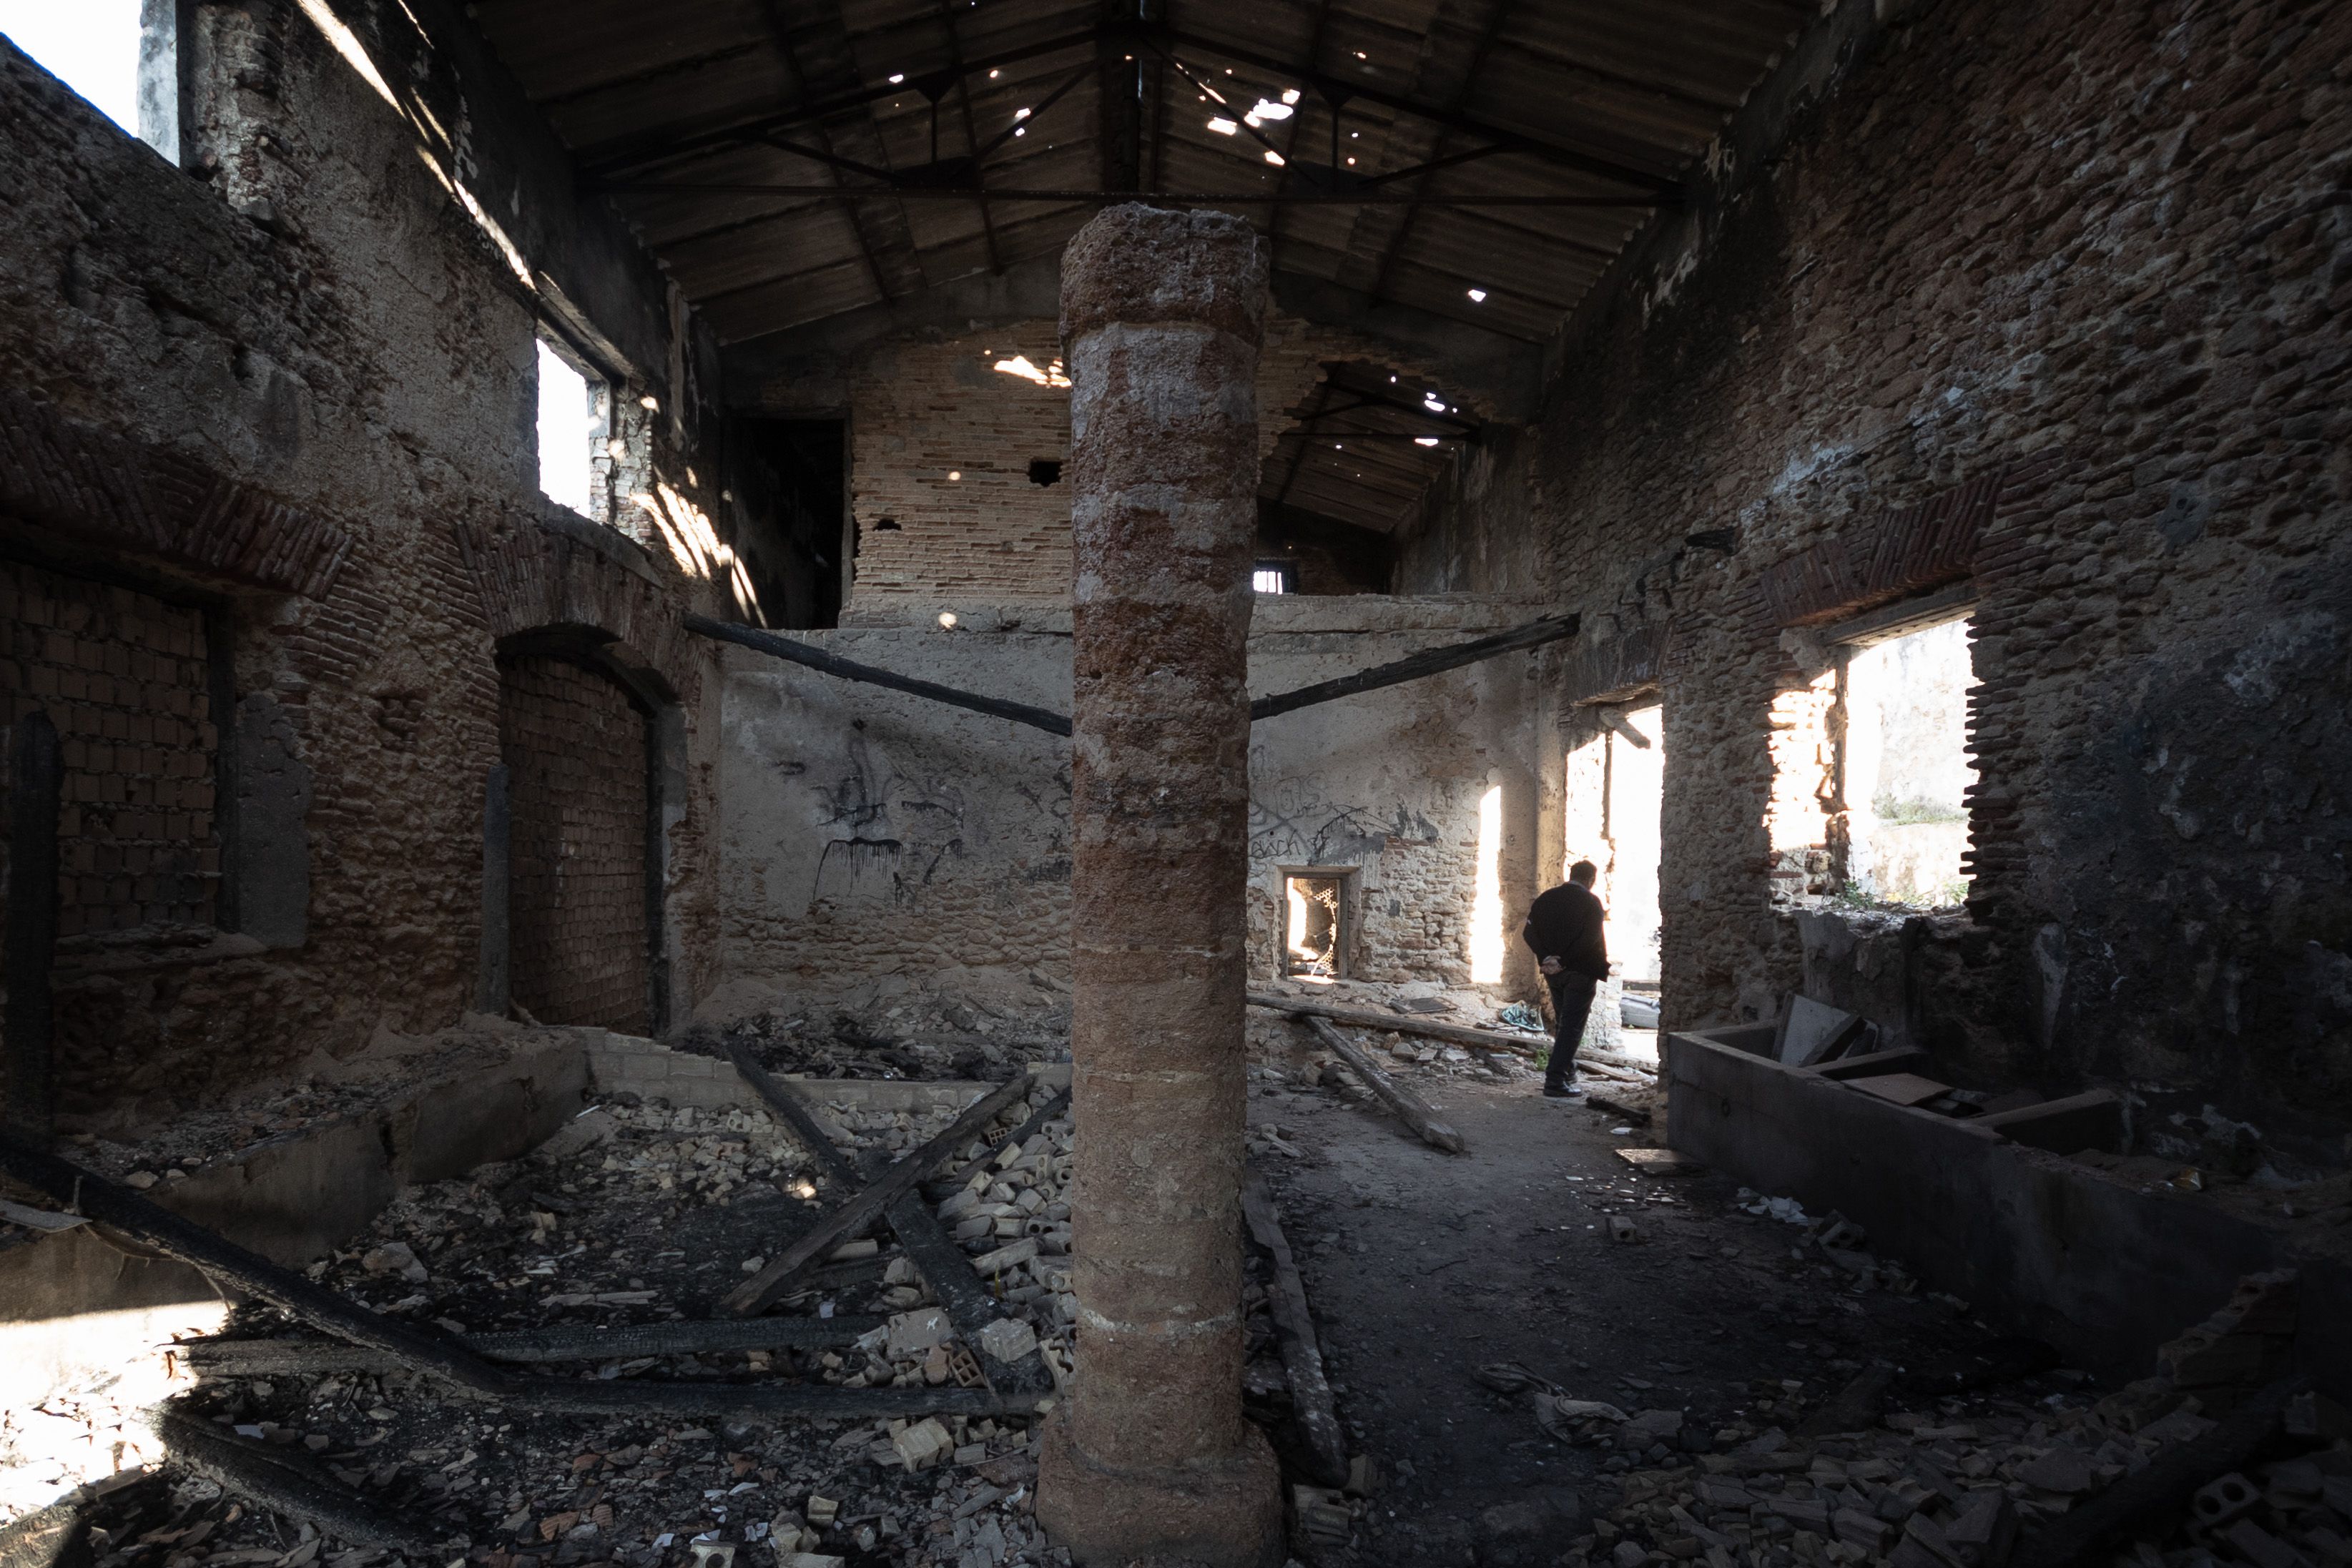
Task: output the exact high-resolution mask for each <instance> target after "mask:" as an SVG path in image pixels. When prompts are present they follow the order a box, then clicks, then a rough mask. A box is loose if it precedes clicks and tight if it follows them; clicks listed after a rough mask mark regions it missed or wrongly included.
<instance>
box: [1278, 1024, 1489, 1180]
mask: <svg viewBox="0 0 2352 1568" xmlns="http://www.w3.org/2000/svg"><path fill="white" fill-rule="evenodd" d="M1304 1021H1305V1023H1306V1024H1307V1027H1308V1028H1309V1029H1312V1030H1314V1031H1315V1032H1316V1034H1317V1035H1318V1037H1319V1038H1320V1039H1321V1040H1322V1041H1323V1043H1324V1044H1325V1045H1328V1046H1329V1047H1330V1048H1331V1050H1332V1051H1333V1053H1334V1054H1336V1055H1337V1056H1338V1057H1339V1060H1340V1061H1344V1062H1346V1063H1347V1064H1348V1065H1349V1067H1350V1068H1351V1069H1353V1070H1354V1071H1355V1074H1356V1076H1357V1077H1359V1078H1360V1079H1362V1080H1363V1081H1364V1086H1365V1087H1366V1088H1368V1089H1370V1091H1371V1092H1373V1093H1374V1094H1377V1095H1379V1096H1380V1098H1381V1103H1382V1104H1384V1105H1386V1106H1387V1107H1388V1108H1389V1109H1390V1110H1391V1111H1393V1112H1395V1113H1397V1116H1398V1119H1399V1120H1401V1121H1402V1122H1403V1123H1404V1124H1405V1125H1406V1126H1408V1127H1411V1128H1412V1130H1413V1132H1414V1134H1417V1135H1418V1136H1419V1137H1420V1139H1421V1141H1422V1142H1423V1143H1424V1144H1427V1145H1430V1146H1431V1147H1432V1148H1438V1149H1444V1151H1445V1152H1446V1153H1447V1154H1449V1155H1458V1154H1461V1153H1463V1152H1464V1151H1465V1149H1466V1148H1467V1147H1468V1145H1466V1144H1465V1143H1464V1142H1463V1139H1462V1134H1459V1133H1457V1132H1455V1131H1454V1129H1453V1128H1452V1127H1451V1126H1449V1125H1447V1124H1445V1123H1444V1121H1442V1120H1440V1119H1439V1117H1438V1115H1437V1113H1435V1112H1434V1111H1432V1110H1431V1109H1430V1108H1429V1104H1428V1103H1427V1102H1426V1101H1424V1100H1423V1099H1422V1097H1421V1096H1420V1095H1418V1094H1415V1093H1414V1092H1412V1090H1410V1089H1407V1088H1406V1087H1405V1086H1404V1085H1403V1084H1402V1083H1399V1082H1397V1081H1396V1080H1395V1079H1393V1078H1391V1077H1390V1076H1389V1075H1388V1074H1387V1073H1385V1072H1383V1071H1381V1070H1380V1069H1379V1068H1377V1067H1375V1066H1373V1065H1372V1059H1371V1058H1370V1056H1368V1055H1366V1054H1365V1053H1364V1051H1362V1049H1361V1048H1360V1047H1359V1046H1358V1045H1357V1044H1356V1043H1355V1041H1353V1040H1349V1038H1348V1037H1347V1036H1346V1035H1343V1034H1341V1033H1340V1032H1339V1030H1336V1029H1333V1028H1332V1027H1331V1023H1330V1020H1329V1019H1322V1018H1316V1017H1312V1016H1310V1017H1308V1018H1307V1019H1305V1020H1304Z"/></svg>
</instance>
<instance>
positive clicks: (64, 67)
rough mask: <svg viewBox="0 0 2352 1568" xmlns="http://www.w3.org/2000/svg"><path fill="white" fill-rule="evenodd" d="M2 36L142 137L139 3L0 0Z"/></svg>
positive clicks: (130, 0) (120, 0) (131, 0)
mask: <svg viewBox="0 0 2352 1568" xmlns="http://www.w3.org/2000/svg"><path fill="white" fill-rule="evenodd" d="M0 33H5V34H7V35H8V41H9V42H10V43H12V44H14V45H16V47H18V48H20V49H22V50H24V51H25V53H26V54H28V55H30V56H32V57H33V58H34V59H36V60H37V61H39V62H40V65H41V68H42V69H44V70H46V71H47V72H48V73H49V74H50V75H51V76H53V77H55V78H58V80H59V81H61V82H63V83H65V84H66V85H67V86H68V87H69V88H71V89H74V91H76V92H78V93H79V94H81V96H82V97H83V98H84V99H88V100H89V103H90V104H91V105H92V106H93V107H95V108H96V109H97V110H98V111H99V112H100V113H101V114H103V115H105V116H106V117H107V118H108V119H109V120H112V121H114V123H115V124H117V125H120V126H121V127H122V129H123V130H125V131H129V132H130V133H131V135H133V136H136V135H138V134H139V0H0Z"/></svg>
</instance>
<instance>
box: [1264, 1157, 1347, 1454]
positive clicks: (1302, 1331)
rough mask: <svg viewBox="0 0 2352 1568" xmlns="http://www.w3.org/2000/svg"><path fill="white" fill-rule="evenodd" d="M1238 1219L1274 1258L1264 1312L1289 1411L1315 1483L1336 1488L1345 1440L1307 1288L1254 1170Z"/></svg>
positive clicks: (1272, 1207)
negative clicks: (1286, 1381) (1284, 1377)
mask: <svg viewBox="0 0 2352 1568" xmlns="http://www.w3.org/2000/svg"><path fill="white" fill-rule="evenodd" d="M1242 1216H1243V1218H1245V1219H1246V1220H1248V1221H1249V1228H1250V1234H1251V1235H1253V1236H1255V1237H1256V1238H1257V1244H1258V1245H1259V1246H1261V1247H1263V1248H1265V1249H1266V1250H1267V1251H1268V1252H1271V1253H1273V1254H1274V1288H1273V1289H1272V1290H1271V1291H1267V1292H1266V1307H1267V1309H1268V1310H1269V1311H1270V1312H1273V1314H1274V1326H1275V1330H1276V1333H1277V1334H1278V1335H1279V1336H1280V1338H1281V1342H1282V1364H1283V1369H1284V1370H1285V1371H1286V1372H1287V1373H1288V1374H1289V1375H1290V1401H1291V1407H1292V1409H1293V1410H1294V1411H1295V1413H1296V1414H1297V1418H1298V1428H1299V1430H1300V1432H1301V1433H1303V1434H1304V1435H1305V1436H1306V1438H1307V1451H1308V1452H1309V1453H1310V1454H1312V1455H1313V1456H1314V1459H1315V1468H1316V1470H1317V1472H1318V1473H1317V1474H1316V1476H1315V1477H1314V1479H1315V1480H1316V1481H1317V1482H1318V1484H1320V1485H1323V1486H1327V1487H1335V1486H1339V1485H1340V1484H1341V1483H1343V1482H1344V1481H1346V1480H1347V1479H1348V1440H1347V1438H1346V1437H1344V1436H1342V1435H1341V1433H1340V1431H1339V1411H1338V1410H1337V1409H1336V1408H1334V1407H1333V1405H1332V1401H1331V1384H1330V1381H1329V1379H1328V1378H1326V1377H1325V1376H1324V1375H1323V1350H1322V1347H1321V1346H1320V1345H1319V1344H1318V1343H1316V1339H1315V1319H1314V1316H1313V1314H1312V1313H1310V1312H1308V1311H1307V1283H1306V1281H1304V1280H1302V1279H1301V1278H1300V1277H1299V1273H1298V1264H1297V1261H1296V1260H1293V1259H1292V1257H1291V1255H1290V1241H1289V1239H1288V1238H1287V1237H1286V1236H1284V1235H1283V1233H1282V1222H1281V1220H1280V1219H1279V1218H1276V1214H1275V1209H1274V1197H1273V1195H1272V1194H1270V1193H1268V1192H1267V1191H1266V1190H1265V1179H1264V1178H1263V1177H1261V1176H1259V1175H1258V1174H1257V1173H1256V1172H1255V1171H1252V1172H1250V1173H1249V1175H1248V1176H1246V1177H1244V1179H1243V1182H1242Z"/></svg>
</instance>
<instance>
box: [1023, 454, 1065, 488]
mask: <svg viewBox="0 0 2352 1568" xmlns="http://www.w3.org/2000/svg"><path fill="white" fill-rule="evenodd" d="M1061 482H1062V460H1061V459H1060V458H1058V457H1032V458H1031V459H1029V483H1031V484H1032V485H1058V484H1060V483H1061Z"/></svg>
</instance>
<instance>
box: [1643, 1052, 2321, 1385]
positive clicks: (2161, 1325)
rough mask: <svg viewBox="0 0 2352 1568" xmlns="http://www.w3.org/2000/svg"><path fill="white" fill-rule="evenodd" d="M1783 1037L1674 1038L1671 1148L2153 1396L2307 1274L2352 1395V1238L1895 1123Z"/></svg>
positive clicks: (2018, 1148)
mask: <svg viewBox="0 0 2352 1568" xmlns="http://www.w3.org/2000/svg"><path fill="white" fill-rule="evenodd" d="M1771 1048H1772V1029H1771V1026H1769V1025H1761V1026H1754V1027H1748V1028H1739V1029H1724V1030H1696V1031H1689V1032H1683V1033H1675V1034H1669V1035H1667V1036H1666V1037H1665V1039H1664V1055H1665V1063H1664V1066H1665V1074H1666V1082H1667V1123H1666V1124H1667V1129H1668V1142H1669V1144H1670V1145H1672V1146H1673V1147H1674V1148H1675V1150H1676V1151H1677V1152H1678V1153H1681V1154H1685V1155H1690V1156H1692V1157H1693V1158H1695V1159H1698V1160H1703V1161H1705V1162H1706V1164H1707V1165H1709V1166H1714V1167H1715V1168H1716V1169H1717V1170H1719V1171H1722V1172H1724V1173H1725V1174H1726V1175H1727V1176H1733V1177H1736V1178H1737V1179H1738V1180H1739V1181H1741V1182H1744V1183H1746V1184H1747V1185H1748V1186H1752V1187H1755V1188H1757V1189H1758V1190H1759V1191H1761V1192H1767V1193H1770V1194H1773V1195H1775V1196H1786V1197H1794V1198H1796V1199H1797V1200H1798V1201H1800V1202H1801V1203H1802V1204H1803V1205H1804V1206H1805V1207H1806V1208H1807V1209H1809V1210H1811V1211H1813V1212H1816V1213H1826V1212H1827V1211H1829V1210H1831V1209H1836V1210H1838V1211H1839V1212H1841V1213H1843V1214H1844V1215H1845V1216H1846V1217H1847V1218H1850V1219H1853V1221H1855V1222H1856V1223H1858V1224H1860V1225H1862V1226H1863V1227H1864V1228H1866V1229H1867V1230H1868V1231H1869V1233H1870V1245H1871V1248H1872V1249H1873V1250H1874V1251H1875V1252H1877V1253H1879V1254H1881V1255H1882V1256H1885V1257H1889V1258H1893V1259H1895V1260H1899V1261H1900V1262H1902V1264H1903V1265H1904V1266H1905V1267H1906V1268H1907V1269H1909V1270H1912V1272H1913V1273H1915V1274H1916V1276H1917V1277H1918V1278H1919V1279H1920V1280H1921V1281H1924V1282H1926V1283H1927V1285H1928V1286H1930V1287H1931V1288H1933V1289H1936V1290H1938V1291H1948V1292H1949V1293H1950V1294H1952V1295H1955V1296H1958V1297H1960V1298H1961V1299H1962V1300H1964V1301H1969V1302H1971V1303H1973V1304H1974V1306H1975V1307H1976V1310H1977V1311H1978V1312H1980V1313H1983V1314H1985V1315H1986V1316H1987V1319H1988V1321H1992V1320H1993V1319H1994V1317H1995V1315H1996V1314H1997V1315H1998V1319H1999V1322H1998V1325H1997V1326H1999V1327H2000V1328H2001V1329H2002V1330H2003V1331H2005V1332H2009V1333H2022V1334H2030V1335H2032V1336H2033V1337H2035V1338H2038V1339H2042V1340H2046V1341H2048V1342H2049V1343H2052V1344H2053V1345H2056V1346H2057V1347H2058V1348H2059V1349H2060V1350H2061V1351H2063V1353H2064V1354H2066V1355H2067V1357H2068V1358H2069V1359H2070V1360H2071V1361H2073V1362H2074V1364H2077V1365H2080V1366H2083V1367H2084V1368H2086V1369H2088V1370H2091V1371H2094V1372H2097V1373H2099V1374H2102V1375H2107V1376H2114V1377H2138V1376H2143V1375H2147V1374H2148V1373H2150V1372H2151V1371H2153V1370H2154V1367H2155V1363H2156V1352H2157V1349H2158V1346H2160V1345H2162V1344H2163V1343H2165V1342H2167V1341H2168V1340H2171V1339H2173V1338H2175V1337H2177V1336H2178V1335H2179V1334H2180V1333H2182V1331H2184V1330H2186V1329H2188V1328H2189V1326H2191V1325H2192V1324H2194V1323H2196V1322H2200V1321H2201V1320H2203V1319H2204V1318H2205V1317H2207V1316H2208V1315H2210V1313H2211V1312H2214V1311H2215V1310H2216V1309H2217V1308H2219V1307H2220V1306H2221V1304H2222V1303H2223V1302H2224V1301H2227V1300H2228V1299H2229V1297H2230V1293H2231V1289H2232V1287H2233V1286H2235V1284H2236V1283H2237V1281H2238V1280H2239V1278H2240V1277H2241V1276H2242V1275H2246V1274H2251V1273H2256V1272H2259V1271H2263V1270H2273V1269H2284V1268H2294V1269H2298V1270H2301V1271H2302V1276H2303V1291H2302V1311H2301V1314H2300V1319H2301V1328H2300V1331H2299V1337H2298V1340H2297V1345H2296V1349H2297V1354H2298V1358H2299V1359H2300V1360H2301V1361H2302V1363H2303V1364H2304V1365H2305V1369H2306V1370H2307V1371H2309V1372H2310V1373H2311V1374H2312V1375H2314V1376H2315V1377H2316V1378H2317V1379H2318V1380H2319V1381H2320V1383H2321V1384H2322V1385H2323V1386H2326V1387H2328V1388H2330V1389H2332V1390H2333V1391H2335V1392H2336V1394H2337V1395H2338V1396H2339V1397H2340V1396H2342V1395H2343V1393H2344V1391H2345V1389H2346V1388H2347V1385H2352V1334H2347V1333H2343V1332H2342V1325H2344V1324H2346V1323H2347V1322H2352V1267H2347V1260H2346V1259H2345V1257H2344V1256H2343V1255H2342V1254H2343V1252H2344V1251H2345V1250H2346V1238H2345V1236H2344V1230H2345V1229H2346V1228H2295V1227H2294V1226H2293V1225H2291V1224H2290V1223H2289V1222H2288V1221H2286V1220H2284V1219H2281V1220H2280V1221H2279V1222H2277V1223H2276V1224H2275V1225H2273V1224H2268V1223H2265V1222H2263V1221H2262V1220H2260V1219H2257V1218H2252V1217H2249V1216H2247V1215H2244V1214H2242V1213H2239V1212H2232V1211H2230V1210H2225V1209H2223V1208H2221V1207H2218V1206H2217V1205H2215V1204H2213V1203H2212V1202H2211V1201H2210V1199H2209V1198H2207V1197H2203V1196H2201V1195H2199V1194H2193V1193H2181V1192H2177V1191H2175V1190H2174V1189H2172V1188H2170V1187H2168V1186H2141V1185H2140V1184H2139V1183H2138V1182H2137V1181H2136V1180H2131V1179H2126V1178H2123V1177H2119V1176H2117V1175H2116V1174H2114V1173H2110V1172H2107V1171H2103V1170H2099V1169H2096V1168H2095V1167H2093V1166H2087V1165H2084V1164H2081V1163H2079V1162H2077V1161H2074V1160H2072V1159H2069V1158H2067V1157H2065V1156H2063V1155H2057V1154H2053V1153H2051V1152H2050V1151H2049V1150H2047V1149H2042V1148H2034V1147H2029V1146H2026V1145H2022V1144H2020V1143H2018V1142H2015V1141H2012V1140H2011V1138H2009V1137H2007V1136H2004V1135H2003V1134H2002V1133H2001V1132H2000V1131H1999V1130H1997V1129H1995V1128H1993V1127H1989V1126H1986V1125H1984V1124H1981V1123H1975V1122H1969V1121H1962V1120H1955V1119H1953V1118H1951V1117H1948V1116H1943V1115H1938V1114H1937V1113H1934V1112H1932V1111H1924V1110H1919V1109H1916V1108H1915V1107H1908V1106H1903V1105H1897V1104H1894V1103H1890V1102H1888V1101H1885V1100H1882V1099H1879V1098H1877V1097H1875V1096H1874V1095H1870V1094H1865V1093H1862V1092H1857V1091H1855V1090H1853V1088H1851V1087H1849V1086H1848V1085H1847V1084H1846V1083H1843V1082H1838V1081H1836V1080H1834V1079H1832V1078H1830V1077H1828V1076H1825V1075H1824V1074H1822V1072H1820V1071H1813V1070H1809V1069H1804V1068H1796V1067H1789V1066H1784V1065H1782V1064H1781V1063H1780V1062H1778V1061H1773V1060H1772V1059H1771V1057H1770V1055H1769V1051H1771Z"/></svg>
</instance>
